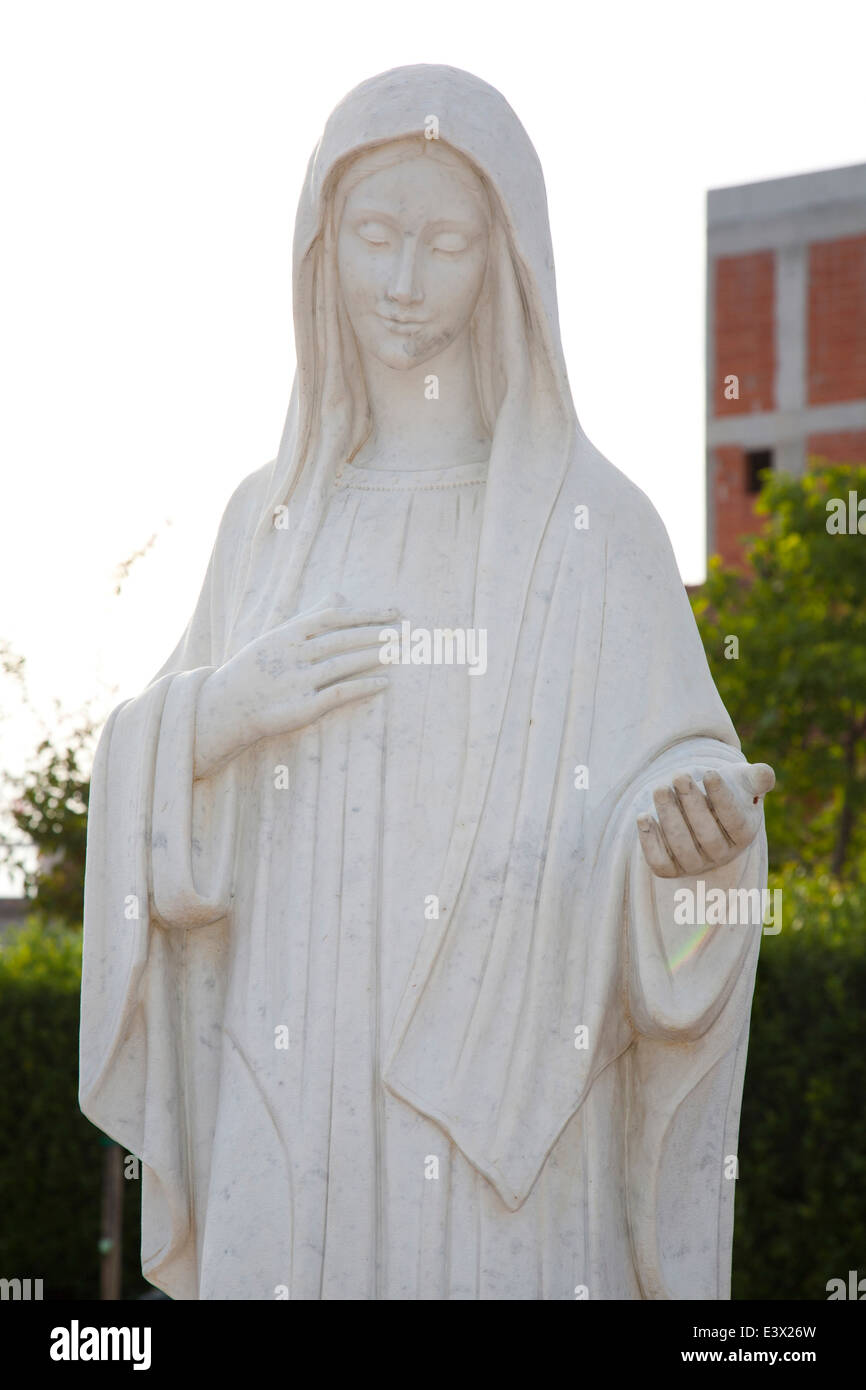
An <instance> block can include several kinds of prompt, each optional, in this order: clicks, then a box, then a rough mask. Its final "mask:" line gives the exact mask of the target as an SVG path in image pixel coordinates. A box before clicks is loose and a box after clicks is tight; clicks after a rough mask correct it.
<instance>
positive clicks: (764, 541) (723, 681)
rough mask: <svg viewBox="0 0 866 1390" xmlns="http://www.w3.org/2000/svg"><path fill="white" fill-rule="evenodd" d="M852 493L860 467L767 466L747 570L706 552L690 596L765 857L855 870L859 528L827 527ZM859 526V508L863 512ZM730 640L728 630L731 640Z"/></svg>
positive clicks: (865, 769) (864, 786)
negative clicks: (747, 771) (759, 768)
mask: <svg viewBox="0 0 866 1390" xmlns="http://www.w3.org/2000/svg"><path fill="white" fill-rule="evenodd" d="M851 492H854V493H855V494H856V496H858V497H859V498H862V499H863V500H864V513H866V467H863V466H859V467H856V468H855V467H849V466H843V465H836V466H827V467H820V468H814V469H812V470H811V471H809V472H808V473H807V474H806V475H805V476H804V477H802V478H795V477H791V476H789V475H787V474H770V475H769V476H768V477H766V478H765V481H764V486H763V488H762V491H761V494H760V497H759V500H758V504H757V510H758V512H759V514H760V515H761V517H762V518H763V522H764V525H763V532H762V534H761V535H759V536H758V537H756V538H755V539H754V541H753V542H752V544H751V547H750V549H749V551H748V559H749V562H750V565H751V573H749V572H743V571H740V570H738V569H735V568H726V567H724V566H723V565H722V564H721V562H720V561H719V560H718V558H715V559H714V560H713V561H712V562H711V564H710V569H709V574H708V577H707V581H706V583H705V584H704V585H703V587H702V588H701V589H700V590H699V591H698V592H697V593H696V594H695V595H693V598H692V604H693V609H694V613H695V617H696V619H697V622H698V626H699V628H700V632H701V637H702V638H703V642H704V647H705V649H706V653H707V659H708V661H709V663H710V669H711V670H712V673H713V678H714V680H715V682H716V684H717V686H718V688H719V692H720V694H721V696H722V699H723V700H724V702H725V705H726V706H727V709H728V712H729V713H730V715H731V718H732V719H733V721H734V725H735V727H736V729H737V732H738V734H739V735H740V739H741V741H742V743H743V746H744V748H745V749H746V750H747V753H748V757H749V761H750V762H768V763H770V764H771V765H772V766H773V767H774V768H775V769H776V774H777V778H778V782H777V786H776V789H775V791H773V793H772V794H771V795H770V796H768V797H767V800H766V803H765V804H766V816H767V835H768V839H769V843H770V854H771V864H772V866H773V867H775V868H779V867H781V866H782V865H783V864H785V863H799V864H809V865H811V866H813V867H814V868H815V869H816V870H824V869H826V870H829V871H830V872H832V873H833V874H835V875H837V876H839V875H845V876H846V877H849V878H856V879H860V878H862V877H863V875H864V868H866V534H861V533H860V532H859V531H855V532H854V533H853V534H850V533H847V532H844V533H839V532H837V531H834V530H831V529H828V527H831V526H832V525H833V523H834V518H835V516H836V512H837V510H838V509H837V508H836V507H834V506H832V505H830V506H829V507H828V504H831V503H832V501H833V499H840V500H844V503H845V508H846V515H847V512H848V499H849V493H851ZM862 521H863V531H864V532H866V514H864V516H863V518H862ZM731 639H736V643H734V642H733V641H732V640H731Z"/></svg>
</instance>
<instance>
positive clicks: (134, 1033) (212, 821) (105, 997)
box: [79, 475, 257, 1298]
mask: <svg viewBox="0 0 866 1390" xmlns="http://www.w3.org/2000/svg"><path fill="white" fill-rule="evenodd" d="M256 476H257V475H253V477H254V478H255V477H256ZM249 481H250V480H247V483H249ZM249 501H250V488H249V487H248V486H245V485H242V488H241V489H239V490H238V492H237V493H236V494H235V497H234V498H233V499H232V501H231V502H230V503H229V507H228V509H227V511H226V514H225V516H224V518H223V523H222V525H221V528H220V534H219V536H218V538H217V543H216V546H215V548H214V552H213V555H212V557H211V561H210V565H209V567H208V571H207V575H206V577H205V581H204V584H203V587H202V591H201V594H200V597H199V600H198V603H197V605H196V609H195V612H194V614H193V617H192V619H191V621H190V623H189V625H188V627H187V629H186V631H185V633H184V635H183V637H182V639H181V641H180V643H179V644H178V647H177V648H176V649H175V652H174V653H173V654H172V656H171V657H170V658H169V660H168V662H167V663H166V665H165V666H164V667H163V669H162V671H161V672H160V673H159V674H158V676H157V677H156V678H155V679H154V681H153V682H152V683H151V685H150V686H148V687H147V689H146V690H144V691H143V692H142V693H141V694H140V695H138V696H137V697H136V698H135V699H133V700H129V701H127V702H126V703H125V704H123V705H121V706H120V707H119V708H118V709H116V710H115V711H114V713H113V714H112V715H111V717H110V719H109V720H108V723H107V724H106V727H105V729H104V731H103V733H102V737H101V739H100V742H99V745H98V748H97V752H96V757H95V760H94V767H93V773H92V777H91V792H90V806H89V814H88V832H87V867H86V876H85V903H84V943H83V963H82V993H81V1031H80V1072H79V1102H80V1105H81V1109H82V1111H83V1113H84V1114H85V1115H86V1116H87V1117H88V1118H89V1119H90V1120H92V1122H93V1123H94V1124H95V1125H97V1126H98V1127H99V1128H100V1129H101V1130H103V1131H104V1132H105V1133H106V1134H109V1135H110V1136H111V1137H112V1138H114V1139H115V1140H116V1141H117V1142H118V1143H119V1144H121V1145H123V1146H124V1147H125V1148H127V1149H128V1150H129V1151H130V1152H131V1153H133V1154H135V1155H136V1156H137V1157H138V1158H139V1159H140V1160H141V1164H142V1200H143V1217H142V1265H143V1269H144V1273H145V1275H146V1277H148V1278H150V1279H151V1280H152V1281H153V1282H156V1283H158V1285H159V1287H161V1288H163V1289H165V1290H166V1292H168V1293H170V1294H171V1295H172V1296H173V1297H177V1298H191V1297H195V1296H196V1294H195V1277H196V1276H195V1267H196V1260H195V1222H194V1214H193V1213H194V1195H195V1194H194V1189H195V1183H196V1180H198V1181H199V1182H202V1181H206V1171H205V1169H204V1167H203V1164H204V1162H205V1157H204V1156H205V1155H206V1152H207V1143H206V1135H207V1131H208V1126H209V1124H210V1123H211V1117H210V1115H209V1113H208V1105H209V1104H210V1100H209V1097H211V1096H212V1095H213V1094H214V1090H215V1087H214V1085H212V1084H211V1083H212V1082H213V1081H214V1077H213V1075H212V1072H213V1069H214V1067H215V1065H216V1063H215V1060H214V1058H215V1054H216V1053H217V1052H218V1048H216V1047H215V1046H214V1044H215V1041H216V1039H217V1038H218V1032H219V1026H220V1016H221V981H222V977H223V974H224V971H223V969H222V960H223V958H224V954H225V950H226V931H227V920H226V919H227V911H228V904H229V899H230V892H231V879H232V857H233V846H234V840H235V833H234V817H235V793H234V773H233V771H232V769H231V766H230V767H229V768H228V769H224V770H223V771H222V772H220V773H219V774H217V775H216V776H215V777H214V778H209V779H207V780H206V781H202V782H194V779H193V768H194V752H195V710H196V700H197V695H198V691H199V689H200V687H201V684H202V683H203V681H204V680H205V679H206V678H207V676H208V675H209V674H210V672H211V671H212V670H213V669H214V667H215V665H216V664H218V662H219V660H220V659H221V655H222V650H221V649H222V645H223V642H224V626H225V614H226V612H227V611H228V606H229V603H230V601H231V594H232V587H233V584H234V583H235V579H234V576H233V573H232V561H233V560H234V561H236V559H237V557H238V556H239V555H240V554H241V551H242V545H241V541H242V537H243V534H244V533H245V531H247V530H248V529H249V514H250V506H249ZM193 1018H194V1019H195V1029H194V1030H193V1029H191V1028H190V1020H191V1019H193ZM193 1081H194V1082H195V1084H193Z"/></svg>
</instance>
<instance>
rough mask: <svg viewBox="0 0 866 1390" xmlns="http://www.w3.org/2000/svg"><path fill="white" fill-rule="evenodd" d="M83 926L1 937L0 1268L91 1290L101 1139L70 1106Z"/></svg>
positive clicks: (131, 1186) (134, 1188)
mask: <svg viewBox="0 0 866 1390" xmlns="http://www.w3.org/2000/svg"><path fill="white" fill-rule="evenodd" d="M80 985H81V932H80V931H74V930H72V929H70V928H69V927H62V926H55V925H51V924H45V923H40V922H39V921H38V920H35V919H34V920H31V921H30V922H29V923H28V924H27V926H26V927H24V928H22V929H21V930H20V931H18V932H14V933H10V934H9V935H8V936H7V937H6V939H5V940H4V942H3V944H2V947H0V1077H2V1082H0V1213H2V1215H0V1277H3V1278H7V1279H13V1278H19V1279H26V1278H31V1279H42V1280H43V1295H44V1297H45V1298H46V1299H49V1298H56V1299H60V1298H98V1297H99V1265H100V1255H99V1238H100V1229H99V1227H100V1198H101V1185H102V1164H103V1155H104V1152H105V1149H104V1147H103V1144H104V1138H103V1136H101V1135H100V1132H99V1130H97V1129H96V1128H95V1127H94V1126H93V1125H92V1124H90V1122H89V1120H86V1119H85V1118H84V1116H83V1115H82V1114H81V1111H80V1110H79V1108H78V1016H79V991H80ZM140 1188H141V1183H140V1182H136V1181H135V1180H130V1181H129V1182H126V1183H124V1241H123V1296H124V1298H137V1297H140V1296H141V1294H143V1293H144V1292H145V1291H146V1290H148V1289H150V1287H151V1286H150V1285H149V1284H147V1283H146V1282H145V1281H144V1280H143V1279H142V1276H141V1264H140V1259H139V1246H140V1233H139V1232H140V1219H139V1204H140V1200H141V1193H140Z"/></svg>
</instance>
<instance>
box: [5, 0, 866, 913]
mask: <svg viewBox="0 0 866 1390" xmlns="http://www.w3.org/2000/svg"><path fill="white" fill-rule="evenodd" d="M864 40H866V7H864V5H863V4H862V2H861V0H847V2H843V0H822V3H821V4H820V5H816V4H815V3H814V0H812V3H809V4H802V3H799V2H798V0H785V2H784V3H776V2H775V0H751V2H750V3H742V2H741V0H727V3H725V4H718V3H709V2H708V0H692V2H691V3H670V2H669V3H665V0H661V3H654V4H649V3H629V4H623V3H619V4H617V3H601V4H598V5H588V4H586V3H583V0H576V3H575V0H568V3H565V2H562V3H550V0H533V3H532V4H524V3H520V4H515V5H513V6H512V5H509V4H507V3H500V4H492V3H489V2H488V0H484V3H477V2H474V0H460V2H459V3H453V0H426V3H401V4H395V3H393V2H392V0H385V2H384V3H382V2H381V0H379V3H376V4H358V3H353V4H347V3H345V0H321V3H317V4H307V5H303V6H298V5H295V4H293V3H276V2H275V0H230V2H229V3H221V2H220V0H208V3H203V2H202V0H171V3H166V0H146V3H144V2H142V3H139V2H138V0H136V2H135V3H133V2H132V0H26V3H24V0H18V2H17V3H14V4H13V3H8V0H2V3H0V130H2V132H3V134H2V137H0V179H2V185H0V186H2V200H3V212H2V217H0V380H2V407H0V460H2V468H3V494H2V496H3V504H4V505H3V506H2V509H0V605H2V607H0V638H5V639H7V640H8V641H9V642H10V643H11V645H12V646H13V648H14V649H15V650H16V651H18V652H19V653H21V654H23V655H24V656H25V657H26V658H27V662H28V666H29V669H30V680H31V688H32V691H33V695H34V698H35V699H36V701H37V703H38V704H39V705H40V706H41V707H43V708H45V709H48V708H49V706H50V701H51V699H52V698H53V697H57V698H59V699H60V701H61V703H62V705H63V706H64V707H66V708H67V709H75V708H77V707H78V706H79V705H81V704H82V702H83V701H84V700H86V699H88V698H93V699H95V701H96V703H97V706H98V707H99V708H100V709H101V710H104V711H105V712H107V710H108V709H109V708H110V707H111V705H112V704H114V703H116V701H117V699H118V698H120V697H122V696H125V695H131V694H134V693H135V692H136V690H137V689H139V688H140V687H141V686H142V685H143V684H144V683H146V681H147V680H149V679H150V677H151V675H152V674H153V672H154V671H155V670H156V669H157V668H158V667H159V666H160V665H161V663H162V661H163V660H164V658H165V657H166V655H167V654H168V653H169V651H170V650H171V648H172V647H173V646H174V644H175V641H176V639H177V637H178V636H179V634H180V632H181V630H182V628H183V626H184V625H185V622H186V619H187V617H188V615H189V612H190V610H191V608H192V605H193V603H194V601H195V597H196V595H197V592H198V588H199V585H200V582H201V579H202V576H203V573H204V569H205V565H206V563H207V558H208V554H209V551H210V546H211V543H212V540H213V536H214V533H215V529H216V526H217V523H218V520H219V517H220V514H221V512H222V509H223V506H224V504H225V502H226V500H227V498H228V496H229V494H230V493H231V491H232V489H233V487H234V486H235V484H236V482H237V481H239V479H240V478H241V477H242V476H244V474H246V473H248V472H250V471H251V470H252V469H254V468H256V467H258V466H259V465H260V464H262V463H264V462H266V461H267V460H268V459H270V458H272V457H273V455H274V453H275V452H276V448H277V444H278V441H279V436H280V431H281V428H282V423H283V415H284V412H285V408H286V404H287V400H288V393H289V385H290V380H291V373H292V362H293V359H292V338H291V287H290V270H291V265H290V252H291V239H292V230H293V225H294V215H295V206H296V202H297V197H298V194H299V191H300V187H301V182H302V179H303V175H304V169H305V165H306V161H307V158H308V156H309V154H310V151H311V150H312V148H313V146H314V145H315V143H316V141H317V139H318V137H319V134H320V132H321V128H322V126H323V124H324V121H325V119H326V117H327V115H328V113H329V111H330V110H331V109H332V107H333V106H334V105H335V104H336V102H337V101H338V100H339V99H340V98H341V97H342V96H343V95H344V94H345V92H346V91H348V90H349V89H350V88H351V87H352V86H354V85H355V84H356V83H357V82H359V81H361V80H363V79H364V78H366V77H369V76H371V75H372V74H374V73H376V72H380V71H382V70H383V69H385V68H389V67H393V66H395V65H397V64H401V63H412V62H446V63H451V64H453V65H455V66H457V67H463V68H467V69H469V70H470V71H472V72H475V73H477V74H478V75H479V76H480V77H483V78H484V79H485V80H487V81H488V82H491V83H492V84H493V85H494V86H496V87H498V88H499V89H500V90H501V91H502V92H503V94H504V95H505V96H506V97H507V99H508V100H509V101H510V102H511V104H512V106H513V107H514V108H515V110H516V112H517V114H518V116H519V117H520V119H521V120H522V121H523V123H524V125H525V126H526V128H527V130H528V131H529V134H530V137H531V138H532V140H533V142H534V144H535V146H536V148H537V150H538V152H539V155H540V157H541V161H542V165H543V167H544V171H545V177H546V181H547V187H548V194H549V199H550V214H551V223H552V228H553V241H554V249H555V253H556V262H557V273H558V282H559V298H560V313H561V325H562V336H563V341H564V344H565V350H566V357H567V360H568V365H569V375H570V378H571V383H572V389H573V392H574V397H575V403H576V406H577V411H578V415H579V416H580V418H581V421H582V423H583V426H584V428H585V429H586V431H587V433H588V434H589V435H590V437H591V438H592V439H593V441H594V442H595V443H596V444H597V446H598V447H599V448H600V449H601V450H602V452H603V453H605V454H606V455H607V457H608V458H610V459H611V460H612V461H613V462H614V463H615V464H617V466H618V467H619V468H621V469H622V470H623V471H624V472H625V473H627V474H628V475H629V476H630V477H632V478H633V479H634V480H635V481H636V482H637V483H638V484H639V485H640V486H641V487H642V488H644V490H645V491H646V492H647V493H648V494H649V495H650V497H651V498H652V500H653V501H654V503H655V504H656V506H657V507H658V509H659V511H660V512H661V514H662V516H663V518H664V520H665V522H666V524H667V526H668V529H669V531H670V533H671V537H672V539H673V542H674V546H675V549H676V553H677V557H678V559H679V563H680V568H681V570H682V573H683V577H684V578H685V579H686V580H688V581H693V580H697V579H700V578H701V577H702V576H703V564H704V505H703V490H704V486H703V485H704V381H703V372H704V216H705V194H706V190H707V188H711V187H718V186H722V185H725V184H735V183H745V182H749V181H751V180H755V179H764V178H772V177H776V176H779V175H784V174H791V173H800V172H804V171H807V170H812V169H817V168H822V167H833V166H838V165H844V164H853V163H858V162H862V161H863V160H864V159H866V105H864V78H863V55H864V52H866V42H864ZM154 533H157V537H158V539H157V541H156V543H155V545H154V546H153V548H152V549H151V550H150V552H149V554H148V555H147V557H146V558H145V559H143V560H141V561H139V562H138V563H137V564H136V566H135V567H134V569H133V572H132V576H131V578H130V579H129V581H128V583H127V584H126V585H125V586H124V589H123V592H122V594H121V596H120V597H119V598H115V597H114V594H113V590H114V583H115V580H114V571H115V568H116V566H117V565H118V564H119V563H120V562H121V561H122V560H124V559H126V558H127V557H128V556H130V555H131V554H132V553H133V552H134V551H136V550H138V549H139V548H140V547H142V546H143V545H144V544H145V543H146V542H147V541H148V540H149V538H150V537H151V536H152V535H153V534H154ZM0 707H2V708H4V709H5V710H6V711H7V716H8V717H7V718H6V720H5V723H4V724H2V725H0V756H2V758H3V760H4V761H5V764H6V766H7V767H8V768H11V769H15V768H17V767H19V766H20V765H21V763H22V761H25V760H26V758H27V756H28V755H29V752H30V749H31V747H32V743H33V735H32V727H31V725H30V724H29V723H28V722H27V721H26V720H25V719H24V718H23V717H22V716H21V715H20V714H19V713H17V712H16V708H15V699H14V692H12V691H10V690H9V688H8V684H7V683H4V682H3V680H2V677H0ZM49 717H50V716H49ZM0 891H2V887H0Z"/></svg>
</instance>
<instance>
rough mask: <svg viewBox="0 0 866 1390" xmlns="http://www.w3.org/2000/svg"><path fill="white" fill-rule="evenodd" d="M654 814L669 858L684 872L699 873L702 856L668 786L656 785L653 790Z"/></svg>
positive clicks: (702, 862)
mask: <svg viewBox="0 0 866 1390" xmlns="http://www.w3.org/2000/svg"><path fill="white" fill-rule="evenodd" d="M653 801H654V803H655V808H656V815H657V817H658V822H659V825H660V826H661V831H662V834H663V835H664V837H665V843H666V844H667V847H668V849H669V850H670V852H671V858H672V859H673V860H674V862H675V863H677V864H679V865H680V866H681V868H680V872H681V873H685V874H697V873H700V871H701V869H702V868H703V867H704V856H703V855H702V854H701V852H700V850H699V849H698V847H697V845H696V844H695V842H694V840H693V838H692V832H691V830H690V829H689V826H688V821H687V820H686V818H685V816H684V815H683V813H682V810H681V809H680V805H679V802H678V801H677V799H676V797H675V796H674V793H673V790H672V789H671V788H670V787H657V788H656V790H655V791H654V792H653Z"/></svg>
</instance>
